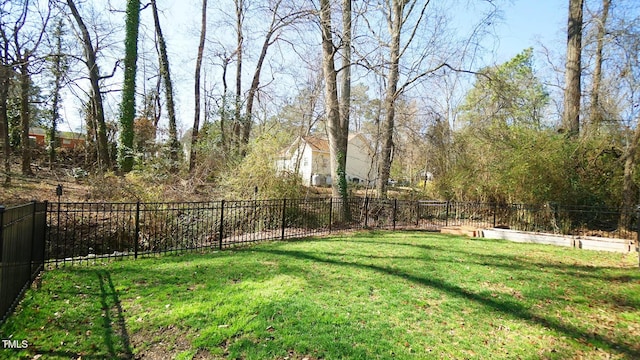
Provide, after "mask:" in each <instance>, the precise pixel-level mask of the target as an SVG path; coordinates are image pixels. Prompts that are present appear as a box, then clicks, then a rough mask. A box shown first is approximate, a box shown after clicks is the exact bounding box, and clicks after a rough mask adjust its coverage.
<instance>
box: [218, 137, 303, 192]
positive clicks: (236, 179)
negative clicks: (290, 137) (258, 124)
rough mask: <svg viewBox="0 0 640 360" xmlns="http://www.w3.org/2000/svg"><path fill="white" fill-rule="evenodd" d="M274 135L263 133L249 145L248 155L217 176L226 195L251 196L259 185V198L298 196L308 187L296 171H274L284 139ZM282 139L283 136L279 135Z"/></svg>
mask: <svg viewBox="0 0 640 360" xmlns="http://www.w3.org/2000/svg"><path fill="white" fill-rule="evenodd" d="M279 137H280V136H279V135H277V134H271V133H267V134H263V135H262V136H260V137H258V138H257V139H255V140H254V141H253V142H252V143H250V144H249V150H248V152H247V156H246V157H245V158H244V159H242V161H240V163H238V164H233V165H230V166H229V167H228V169H227V170H226V171H224V172H223V174H221V176H220V180H219V184H220V186H221V187H222V189H223V190H224V194H225V197H226V198H233V199H251V198H253V197H254V196H255V195H256V194H255V192H254V191H255V188H256V187H257V188H258V194H257V197H258V198H259V199H277V198H290V199H291V198H300V197H304V196H305V195H306V192H307V189H306V188H305V187H303V186H302V181H301V179H300V177H299V176H297V175H295V174H277V173H276V167H275V162H276V160H277V158H278V154H279V153H280V151H281V150H282V149H283V148H284V146H285V144H286V142H284V140H283V139H280V138H279ZM282 138H284V136H282Z"/></svg>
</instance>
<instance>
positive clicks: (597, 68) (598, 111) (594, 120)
mask: <svg viewBox="0 0 640 360" xmlns="http://www.w3.org/2000/svg"><path fill="white" fill-rule="evenodd" d="M610 6H611V0H602V10H601V13H600V16H599V17H598V18H596V19H595V21H596V54H595V59H594V67H593V82H592V84H591V86H592V87H591V106H590V109H589V114H590V116H589V117H590V119H589V120H590V121H591V124H592V125H593V126H595V127H597V126H599V124H600V123H601V122H602V120H603V114H602V106H601V104H600V87H601V83H602V53H603V49H604V41H605V36H606V30H607V18H608V17H609V8H610Z"/></svg>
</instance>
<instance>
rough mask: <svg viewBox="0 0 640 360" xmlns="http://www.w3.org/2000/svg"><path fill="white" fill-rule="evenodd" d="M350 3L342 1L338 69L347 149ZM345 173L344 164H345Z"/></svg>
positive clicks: (349, 77) (342, 119)
mask: <svg viewBox="0 0 640 360" xmlns="http://www.w3.org/2000/svg"><path fill="white" fill-rule="evenodd" d="M351 1H352V0H342V6H343V7H342V46H343V48H342V68H341V69H340V71H341V74H340V129H341V131H342V132H343V134H342V137H343V138H342V139H341V140H342V142H343V143H342V144H340V147H343V148H344V149H345V152H346V149H347V146H348V140H349V120H350V116H349V115H350V113H351ZM345 171H346V163H345Z"/></svg>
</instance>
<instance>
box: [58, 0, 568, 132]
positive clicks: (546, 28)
mask: <svg viewBox="0 0 640 360" xmlns="http://www.w3.org/2000/svg"><path fill="white" fill-rule="evenodd" d="M119 1H121V0H111V3H112V5H111V6H112V7H118V6H119V5H117V3H118V2H119ZM470 1H481V0H470ZM212 3H213V4H212ZM215 3H216V2H212V1H210V6H211V5H213V6H215ZM496 3H498V4H500V5H499V6H500V8H501V11H502V18H501V19H500V21H498V22H497V23H496V24H494V25H495V27H494V29H495V36H492V37H488V38H487V39H486V41H487V43H486V44H483V45H485V47H486V48H488V49H493V51H489V52H488V53H487V54H486V55H485V56H484V58H483V60H482V61H481V62H479V63H477V65H478V67H482V66H487V65H492V64H498V63H502V62H505V61H507V60H509V59H511V58H512V57H513V56H515V55H516V54H518V53H519V52H521V51H522V50H523V49H525V48H527V47H533V48H534V57H535V60H536V64H537V68H539V69H543V68H544V67H545V63H544V61H545V59H544V56H542V54H540V53H539V51H540V50H541V46H540V44H541V43H542V44H545V46H546V47H548V48H549V49H552V50H553V52H555V53H556V54H564V51H565V50H564V42H565V41H566V40H564V39H566V35H565V32H566V15H567V8H568V1H567V0H504V1H500V2H496ZM200 4H201V3H200V1H184V0H164V1H163V0H160V1H158V7H159V8H160V10H161V11H162V13H161V15H160V17H161V18H160V21H161V23H162V27H163V33H164V35H165V37H166V39H167V46H168V51H169V53H170V64H171V70H172V77H173V81H174V89H175V90H176V98H177V112H178V113H179V114H181V116H180V119H179V127H180V128H182V130H185V129H186V128H188V127H189V124H190V123H191V122H192V121H193V102H194V101H193V73H194V69H195V57H196V53H197V45H198V44H197V42H198V36H199V33H198V32H199V24H200ZM105 8H106V5H105ZM145 12H146V14H145ZM145 12H143V14H142V17H143V18H142V21H143V22H146V23H147V24H148V25H147V27H148V28H147V30H146V31H148V32H149V31H150V32H152V31H153V27H152V19H151V15H150V11H148V10H147V11H145ZM460 16H461V18H462V19H463V20H462V21H465V20H464V18H465V17H468V18H469V19H470V21H471V19H472V18H473V17H474V14H472V13H469V14H460ZM121 17H122V15H121V14H120V15H117V16H116V18H115V20H114V21H115V22H118V21H123V20H120V19H121ZM212 17H213V15H211V14H210V15H209V19H210V21H211V20H215V19H212ZM219 31H220V29H219V28H217V27H215V26H210V28H209V29H208V35H211V36H216V35H217V36H220V34H219V33H218V32H219ZM318 51H319V50H318ZM138 64H139V67H140V61H139V63H138ZM474 70H476V69H474ZM104 71H107V69H104V70H103V72H104ZM247 71H248V72H247V73H246V74H245V75H244V77H245V79H250V76H252V74H251V71H252V70H251V69H249V70H247ZM139 77H140V75H139ZM208 77H209V78H208V80H206V81H212V78H213V77H214V75H208ZM232 77H233V76H232V75H231V76H230V78H232ZM111 96H115V99H116V100H117V99H118V97H117V95H111ZM70 103H71V104H66V105H65V109H63V116H65V117H66V118H67V119H68V123H67V125H66V126H67V127H68V129H66V128H65V126H64V125H63V126H62V129H63V130H72V129H73V130H76V129H77V128H78V127H79V126H80V124H81V123H82V121H81V120H80V118H79V115H78V108H79V102H78V101H77V100H75V101H74V100H71V101H70ZM139 103H140V101H138V105H139ZM107 111H109V109H107ZM111 111H117V109H111Z"/></svg>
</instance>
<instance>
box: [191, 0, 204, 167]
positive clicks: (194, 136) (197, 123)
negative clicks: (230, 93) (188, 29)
mask: <svg viewBox="0 0 640 360" xmlns="http://www.w3.org/2000/svg"><path fill="white" fill-rule="evenodd" d="M206 36H207V0H202V25H201V27H200V44H199V45H198V57H197V58H196V74H195V87H194V90H195V92H194V97H195V100H196V103H195V114H194V117H193V129H192V131H191V153H190V155H189V172H191V173H192V172H193V171H194V170H195V167H196V146H197V145H198V128H199V127H200V71H201V68H202V54H203V53H204V40H205V37H206Z"/></svg>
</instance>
